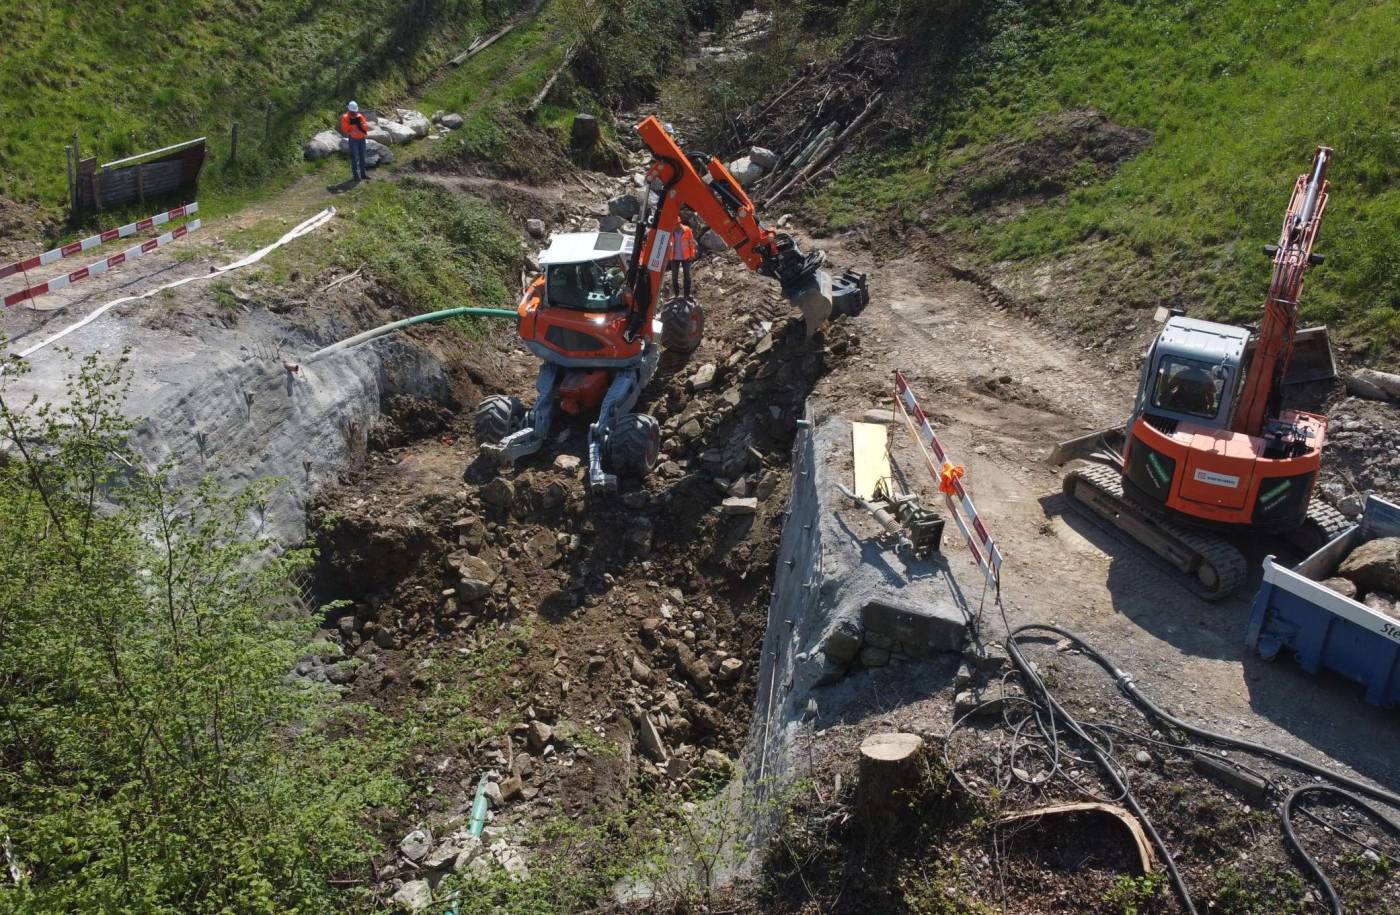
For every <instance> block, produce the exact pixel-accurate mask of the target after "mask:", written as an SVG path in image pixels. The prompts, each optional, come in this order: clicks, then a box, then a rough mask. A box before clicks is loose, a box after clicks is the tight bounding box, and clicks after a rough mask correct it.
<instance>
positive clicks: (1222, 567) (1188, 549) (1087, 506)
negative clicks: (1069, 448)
mask: <svg viewBox="0 0 1400 915" xmlns="http://www.w3.org/2000/svg"><path fill="white" fill-rule="evenodd" d="M1064 492H1065V499H1066V500H1067V501H1068V502H1069V504H1070V505H1071V506H1073V507H1074V509H1075V510H1076V511H1078V512H1079V513H1080V514H1083V515H1085V516H1087V517H1089V518H1090V519H1092V520H1094V521H1096V522H1098V523H1100V524H1104V523H1105V522H1107V524H1109V525H1112V526H1113V527H1114V528H1116V529H1118V530H1121V531H1123V532H1124V533H1126V534H1128V535H1129V536H1130V537H1132V538H1133V539H1134V540H1135V541H1137V542H1138V543H1139V544H1140V545H1142V546H1143V547H1144V548H1145V549H1147V550H1149V551H1150V552H1151V554H1152V555H1153V556H1154V557H1156V558H1157V560H1158V561H1159V562H1160V563H1161V564H1163V565H1165V566H1166V567H1168V568H1170V569H1172V570H1173V571H1175V572H1176V573H1178V574H1177V576H1176V577H1177V580H1178V581H1181V582H1182V583H1183V584H1184V585H1186V587H1187V588H1189V589H1190V590H1191V591H1193V592H1194V593H1195V594H1197V595H1199V596H1200V597H1201V598H1203V599H1205V600H1208V601H1218V600H1224V599H1225V598H1227V597H1229V596H1230V595H1231V594H1232V593H1233V592H1234V591H1235V590H1236V589H1238V588H1239V586H1240V585H1242V584H1244V580H1245V577H1246V576H1247V574H1248V572H1249V566H1248V564H1247V563H1246V562H1245V561H1244V555H1243V554H1241V553H1240V551H1239V550H1238V549H1236V548H1235V547H1234V546H1233V545H1232V544H1230V543H1228V542H1226V541H1225V540H1223V539H1221V538H1220V537H1217V536H1215V535H1213V534H1210V533H1207V532H1205V531H1198V530H1192V529H1189V528H1186V527H1183V526H1181V525H1179V524H1176V523H1174V522H1173V521H1171V520H1170V519H1168V518H1167V517H1165V516H1164V515H1162V514H1161V513H1160V512H1155V511H1151V510H1149V509H1144V508H1143V507H1142V506H1140V505H1138V504H1137V503H1136V502H1133V501H1131V500H1130V499H1128V497H1127V495H1126V494H1125V493H1124V492H1123V478H1122V476H1121V474H1120V473H1119V470H1118V468H1116V467H1109V466H1106V465H1103V464H1085V465H1083V466H1080V467H1076V468H1074V469H1073V470H1070V471H1069V472H1068V473H1066V474H1065V479H1064Z"/></svg>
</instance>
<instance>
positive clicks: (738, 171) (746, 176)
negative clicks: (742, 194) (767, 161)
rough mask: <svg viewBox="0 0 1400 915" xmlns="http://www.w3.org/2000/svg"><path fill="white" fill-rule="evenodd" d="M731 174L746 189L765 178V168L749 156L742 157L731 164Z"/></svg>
mask: <svg viewBox="0 0 1400 915" xmlns="http://www.w3.org/2000/svg"><path fill="white" fill-rule="evenodd" d="M729 173H730V174H731V175H733V176H734V180H735V181H738V182H739V184H741V185H742V186H744V187H748V186H749V185H751V184H753V183H754V182H755V181H757V180H758V179H759V178H762V177H763V167H762V166H761V165H759V164H758V163H757V162H755V161H754V160H753V159H751V158H749V157H748V156H741V157H740V158H738V159H735V160H734V161H733V162H730V163H729Z"/></svg>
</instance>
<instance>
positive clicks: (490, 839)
mask: <svg viewBox="0 0 1400 915" xmlns="http://www.w3.org/2000/svg"><path fill="white" fill-rule="evenodd" d="M462 819H463V818H461V817H458V818H457V820H458V825H457V826H456V828H455V829H452V830H451V831H450V832H449V833H447V834H446V835H443V836H441V837H439V838H434V837H433V833H432V831H431V830H429V829H428V828H427V827H422V826H420V827H419V828H417V829H415V830H413V831H412V832H410V833H409V834H408V835H406V836H404V837H403V840H402V841H400V842H399V857H398V860H397V861H396V862H394V863H392V864H386V865H384V867H382V868H381V869H380V872H379V875H378V876H379V878H380V880H382V881H385V882H388V883H390V885H392V886H394V893H393V895H392V896H391V897H390V902H391V903H393V904H394V905H397V906H399V907H401V908H404V909H407V910H409V911H410V912H419V911H423V910H424V909H427V908H428V907H429V906H431V905H432V903H433V891H434V890H435V889H436V888H437V886H438V884H439V883H441V882H442V880H443V879H444V878H445V877H447V875H449V874H459V875H461V876H463V877H466V878H468V879H473V878H475V879H486V878H489V877H490V876H491V874H492V872H493V871H494V870H496V869H498V868H499V869H500V870H503V871H505V873H506V875H507V876H508V877H509V878H510V879H511V880H524V879H525V878H526V877H528V876H529V873H530V869H529V866H528V865H527V864H526V862H525V855H524V853H523V852H522V851H521V849H520V848H519V847H518V846H516V845H515V844H513V843H512V842H510V841H509V840H508V839H507V838H506V837H505V835H504V834H503V833H502V832H501V831H500V830H497V829H493V828H491V827H489V826H488V827H486V828H485V829H484V830H483V831H482V834H481V836H479V837H478V836H474V835H472V833H471V830H470V829H468V828H466V827H465V826H462V825H460V823H461V821H462ZM448 828H451V825H450V824H449V827H448ZM405 875H407V876H411V878H412V879H408V880H404V879H403V876H405Z"/></svg>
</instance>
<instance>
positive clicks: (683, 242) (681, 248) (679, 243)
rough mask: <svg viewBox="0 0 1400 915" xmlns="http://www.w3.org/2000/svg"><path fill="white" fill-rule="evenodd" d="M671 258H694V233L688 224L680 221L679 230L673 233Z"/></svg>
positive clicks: (682, 259) (691, 259)
mask: <svg viewBox="0 0 1400 915" xmlns="http://www.w3.org/2000/svg"><path fill="white" fill-rule="evenodd" d="M671 259H672V260H677V261H693V260H695V233H694V232H692V231H690V226H688V225H686V224H685V223H681V227H680V231H679V232H677V233H676V235H675V241H674V243H673V247H672V248H671Z"/></svg>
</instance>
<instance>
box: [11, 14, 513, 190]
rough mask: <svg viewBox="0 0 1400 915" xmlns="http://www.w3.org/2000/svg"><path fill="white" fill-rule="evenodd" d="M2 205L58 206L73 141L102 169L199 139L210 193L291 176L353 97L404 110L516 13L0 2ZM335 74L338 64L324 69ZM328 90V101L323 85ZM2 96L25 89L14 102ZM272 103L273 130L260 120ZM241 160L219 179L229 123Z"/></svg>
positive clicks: (223, 169) (16, 94)
mask: <svg viewBox="0 0 1400 915" xmlns="http://www.w3.org/2000/svg"><path fill="white" fill-rule="evenodd" d="M8 6H9V7H10V9H9V12H8V15H7V17H6V25H7V34H6V42H5V43H6V47H5V54H4V55H3V58H0V85H3V86H6V87H7V91H6V92H4V93H0V123H3V124H4V125H5V130H4V131H3V132H2V133H0V194H2V195H5V196H8V197H11V198H13V199H17V200H25V201H32V202H37V203H39V204H40V205H41V206H43V207H46V208H50V209H57V208H59V207H60V206H61V203H62V201H63V199H64V193H65V186H66V179H65V178H64V165H63V162H64V157H63V147H64V145H65V144H66V143H67V142H69V138H70V137H71V136H72V133H73V131H74V130H75V129H77V130H80V132H81V145H82V148H83V151H84V153H85V154H86V155H92V154H96V155H97V156H98V157H99V159H100V161H110V160H111V159H113V158H116V157H119V156H122V155H125V154H128V153H131V152H135V151H139V150H142V149H151V148H156V147H159V146H163V145H166V144H168V143H172V142H177V141H180V140H184V139H188V138H190V137H192V136H198V135H200V134H207V135H208V136H209V137H210V143H211V148H212V149H211V151H212V156H211V167H210V168H209V170H208V171H206V178H207V179H208V180H210V181H212V182H213V184H214V185H215V187H216V188H219V187H230V186H234V187H236V186H242V185H247V184H249V183H251V182H252V181H253V180H254V179H257V178H264V177H267V176H269V175H273V174H276V173H279V172H286V171H288V170H290V169H294V168H299V167H300V161H301V153H300V149H301V143H302V142H303V141H304V140H305V138H306V136H307V135H309V133H311V132H312V131H314V130H315V129H319V127H321V126H322V125H326V124H330V123H332V120H333V118H334V117H335V114H336V112H337V111H338V110H339V108H340V106H341V105H342V104H343V103H344V99H343V98H342V97H341V96H347V97H349V96H355V97H357V98H358V99H359V100H360V101H361V102H364V103H366V104H376V103H385V102H390V101H393V100H396V99H399V98H402V97H403V95H404V93H405V92H406V91H407V90H408V88H409V87H410V86H411V85H413V84H414V83H416V82H419V81H421V80H423V79H425V78H426V77H427V76H428V75H429V74H430V73H431V72H432V70H433V68H434V67H436V66H437V65H439V64H440V63H441V62H442V61H443V60H444V59H445V58H446V57H447V56H449V55H450V54H451V53H454V52H455V51H457V50H460V48H461V47H462V46H463V45H465V44H466V43H467V42H468V41H469V40H470V39H471V38H472V37H473V36H474V35H476V34H479V33H480V32H481V31H483V30H484V26H485V24H486V23H488V22H493V21H496V20H499V19H500V18H503V17H504V15H506V14H507V13H508V12H509V11H510V10H512V9H514V8H515V7H516V6H518V4H517V3H515V2H514V0H417V2H410V3H404V2H397V0H238V2H231V0H176V2H170V0H92V2H88V3H83V4H63V3H49V2H42V3H19V4H9V5H8ZM338 61H339V66H338V65H337V62H338ZM338 76H339V79H340V82H341V86H340V87H339V91H337V77H338ZM16 87H24V91H17V88H16ZM269 104H271V105H272V106H273V118H272V121H271V131H270V133H268V132H267V131H266V129H265V125H266V123H267V122H266V120H265V114H264V112H265V109H266V107H267V105H269ZM235 119H236V120H238V121H240V122H241V136H240V141H239V143H240V163H239V165H238V166H237V167H226V166H225V165H224V164H223V162H224V159H225V158H226V155H227V149H228V136H229V125H230V122H231V121H232V120H235Z"/></svg>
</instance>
